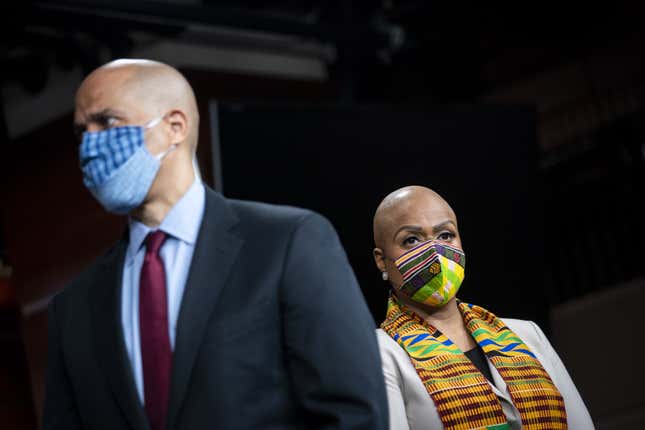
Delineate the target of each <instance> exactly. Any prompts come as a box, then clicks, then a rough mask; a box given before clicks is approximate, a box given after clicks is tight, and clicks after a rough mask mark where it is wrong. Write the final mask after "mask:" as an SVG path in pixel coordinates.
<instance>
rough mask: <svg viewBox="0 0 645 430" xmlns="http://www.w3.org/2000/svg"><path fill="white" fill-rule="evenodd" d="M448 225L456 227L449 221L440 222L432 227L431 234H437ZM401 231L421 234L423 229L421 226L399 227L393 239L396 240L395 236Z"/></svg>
mask: <svg viewBox="0 0 645 430" xmlns="http://www.w3.org/2000/svg"><path fill="white" fill-rule="evenodd" d="M448 224H452V225H453V226H455V227H457V225H456V224H455V223H454V221H452V220H450V219H449V220H446V221H442V222H440V223H439V224H436V225H434V226H433V227H432V232H433V233H437V232H438V231H440V230H441V229H443V228H444V227H446V226H447V225H448ZM402 230H408V231H411V232H414V233H423V227H421V226H419V225H402V226H401V227H399V228H398V229H397V230H396V232H394V236H393V238H396V236H397V235H398V234H399V233H400V232H401V231H402Z"/></svg>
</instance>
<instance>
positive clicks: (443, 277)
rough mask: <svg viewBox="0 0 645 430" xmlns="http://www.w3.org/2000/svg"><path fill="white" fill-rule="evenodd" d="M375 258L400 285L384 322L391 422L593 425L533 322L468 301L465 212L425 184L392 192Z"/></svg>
mask: <svg viewBox="0 0 645 430" xmlns="http://www.w3.org/2000/svg"><path fill="white" fill-rule="evenodd" d="M374 241H375V244H376V248H375V249H374V260H375V262H376V265H377V267H378V269H379V270H380V271H381V273H382V276H383V280H384V281H388V282H389V284H390V286H391V295H390V298H389V301H388V309H387V315H386V317H385V320H384V321H383V323H382V324H381V328H380V329H378V330H377V333H378V340H379V346H380V352H381V359H382V364H383V372H384V376H385V383H386V388H387V395H388V405H389V414H390V428H391V429H395V430H403V429H410V430H417V429H418V430H421V429H424V430H426V429H442V428H443V429H460V430H461V429H463V430H466V429H495V430H502V429H521V428H524V429H566V428H569V429H581V430H582V429H585V430H586V429H593V423H592V422H591V418H590V416H589V413H588V412H587V408H586V407H585V405H584V403H583V401H582V399H581V397H580V395H579V394H578V391H577V390H576V387H575V386H574V384H573V382H572V380H571V378H570V377H569V374H568V373H567V371H566V369H565V368H564V365H563V364H562V362H561V361H560V359H559V357H558V355H557V354H556V352H555V351H554V350H553V348H552V347H551V345H550V343H549V341H548V340H547V338H546V337H545V336H544V334H543V333H542V331H541V330H540V328H539V327H538V326H537V325H536V324H535V323H533V322H531V321H521V320H514V319H507V318H504V319H501V318H498V317H497V316H495V315H494V314H493V313H492V312H490V311H488V310H486V309H483V308H481V307H479V306H475V305H471V304H467V303H464V302H461V301H459V300H458V299H457V298H456V294H457V292H458V291H459V287H460V286H461V282H462V280H463V279H464V274H465V267H466V264H465V263H466V259H465V254H464V251H463V248H462V245H461V237H460V236H459V229H458V227H457V217H456V216H455V213H454V211H453V210H452V208H451V207H450V205H448V203H447V202H446V201H445V200H444V199H443V198H441V196H439V195H438V194H437V193H435V192H434V191H432V190H430V189H428V188H424V187H417V186H411V187H405V188H402V189H400V190H397V191H394V192H393V193H391V194H390V195H388V196H387V197H386V198H385V199H384V200H383V202H382V203H381V204H380V205H379V207H378V209H377V210H376V214H375V216H374Z"/></svg>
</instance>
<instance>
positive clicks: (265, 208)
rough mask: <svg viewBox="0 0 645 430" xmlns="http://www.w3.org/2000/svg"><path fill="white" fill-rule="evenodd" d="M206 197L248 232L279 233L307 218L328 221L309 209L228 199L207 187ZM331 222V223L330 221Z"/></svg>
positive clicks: (288, 229)
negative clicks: (218, 204) (223, 207)
mask: <svg viewBox="0 0 645 430" xmlns="http://www.w3.org/2000/svg"><path fill="white" fill-rule="evenodd" d="M208 190H209V192H207V198H208V199H211V200H216V201H218V203H220V204H222V205H224V206H225V207H226V209H225V211H227V212H229V214H230V215H231V216H233V217H235V218H236V219H237V221H238V223H239V227H238V228H241V229H242V230H244V231H246V232H249V233H256V232H257V233H259V234H263V235H265V234H268V233H272V232H275V233H279V234H284V233H285V231H293V229H294V228H295V227H297V226H298V225H300V224H302V223H303V222H304V221H305V220H307V219H310V218H311V219H316V220H318V221H321V222H323V223H329V221H328V220H327V219H326V218H325V217H324V216H322V215H320V214H318V213H316V212H314V211H312V210H309V209H303V208H298V207H294V206H287V205H276V204H269V203H262V202H256V201H250V200H237V199H229V198H226V197H224V196H222V195H221V194H220V193H218V192H216V191H213V190H210V189H208ZM330 224H331V223H330Z"/></svg>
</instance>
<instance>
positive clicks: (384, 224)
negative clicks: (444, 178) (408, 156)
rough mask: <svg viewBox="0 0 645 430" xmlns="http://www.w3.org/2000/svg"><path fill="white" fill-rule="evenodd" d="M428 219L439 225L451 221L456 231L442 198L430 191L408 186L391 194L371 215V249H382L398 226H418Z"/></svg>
mask: <svg viewBox="0 0 645 430" xmlns="http://www.w3.org/2000/svg"><path fill="white" fill-rule="evenodd" d="M429 216H432V218H433V219H434V218H437V219H441V220H442V221H453V222H454V224H455V227H456V223H457V218H456V216H455V213H454V211H453V210H452V208H451V207H450V205H449V204H448V202H446V201H445V200H444V199H443V197H441V196H440V195H439V194H437V193H436V192H434V191H433V190H431V189H430V188H426V187H422V186H418V185H411V186H407V187H403V188H399V189H398V190H396V191H393V192H391V193H390V194H388V195H387V196H386V197H385V198H384V199H383V201H382V202H381V204H379V206H378V208H377V209H376V213H375V214H374V224H373V228H374V243H375V245H376V246H377V247H379V248H383V247H385V245H386V243H387V241H389V240H391V239H392V238H393V235H394V234H395V233H396V231H397V230H398V229H399V228H400V227H401V226H404V225H408V224H409V223H411V224H409V225H416V224H419V223H420V222H421V220H425V221H427V218H428V217H429ZM417 219H418V221H415V220H417Z"/></svg>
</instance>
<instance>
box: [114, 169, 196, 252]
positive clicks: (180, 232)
mask: <svg viewBox="0 0 645 430" xmlns="http://www.w3.org/2000/svg"><path fill="white" fill-rule="evenodd" d="M205 196H206V192H205V190H204V185H203V184H202V182H201V181H200V180H199V179H197V178H195V181H194V182H193V184H192V185H191V186H190V188H189V189H188V191H186V193H185V194H184V195H183V196H182V197H181V198H180V199H179V201H178V202H177V203H176V204H175V206H173V207H172V209H170V211H169V212H168V214H167V215H166V217H165V218H164V220H163V221H162V222H161V225H159V227H158V228H150V227H148V226H147V225H145V224H143V223H142V222H140V221H137V220H135V219H134V218H132V217H131V218H130V219H129V222H128V224H129V225H128V227H129V229H130V240H129V244H128V252H127V256H126V263H127V264H131V263H132V261H133V260H134V256H135V255H136V254H137V252H138V251H139V249H141V246H143V241H144V240H145V239H146V236H147V235H148V233H150V232H151V231H154V230H161V231H163V232H165V233H167V234H168V235H170V236H172V237H174V238H175V239H179V240H181V241H183V242H185V243H187V244H189V245H194V244H195V242H196V240H197V234H198V233H199V227H200V225H201V223H202V217H203V215H204V205H205Z"/></svg>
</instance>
